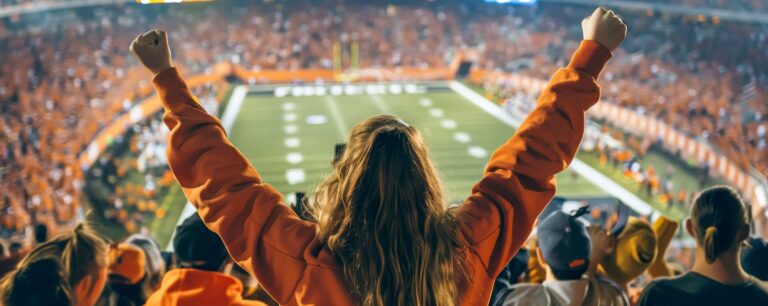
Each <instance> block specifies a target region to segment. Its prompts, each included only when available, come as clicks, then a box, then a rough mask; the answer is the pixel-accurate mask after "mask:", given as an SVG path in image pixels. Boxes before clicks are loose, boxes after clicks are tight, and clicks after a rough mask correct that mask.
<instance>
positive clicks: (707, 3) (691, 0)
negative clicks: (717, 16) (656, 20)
mask: <svg viewBox="0 0 768 306" xmlns="http://www.w3.org/2000/svg"><path fill="white" fill-rule="evenodd" d="M643 2H654V3H659V4H672V5H683V6H689V7H694V8H707V9H716V10H717V9H720V10H729V11H742V12H763V13H764V12H766V10H768V5H766V3H765V1H762V0H675V1H668V0H646V1H643Z"/></svg>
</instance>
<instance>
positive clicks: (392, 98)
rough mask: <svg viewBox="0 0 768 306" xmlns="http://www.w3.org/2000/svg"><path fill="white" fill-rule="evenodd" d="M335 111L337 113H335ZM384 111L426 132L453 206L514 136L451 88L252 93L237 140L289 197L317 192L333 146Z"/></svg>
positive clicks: (582, 184) (574, 191)
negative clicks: (294, 175)
mask: <svg viewBox="0 0 768 306" xmlns="http://www.w3.org/2000/svg"><path fill="white" fill-rule="evenodd" d="M424 98H427V99H431V100H432V101H433V104H432V106H431V107H425V106H422V105H421V104H420V100H421V99H424ZM286 103H292V104H293V105H294V106H295V110H292V111H285V110H284V105H285V104H286ZM334 105H335V108H336V109H337V112H335V113H334V111H333V109H334ZM433 108H438V109H441V110H443V113H444V115H443V116H442V117H441V118H438V117H435V116H433V115H431V114H430V110H431V109H433ZM286 113H294V114H296V119H295V122H293V124H295V125H296V126H297V127H298V131H297V132H296V133H295V135H293V136H294V137H297V138H299V139H300V146H299V147H297V148H287V147H286V145H285V143H284V141H285V138H286V137H290V135H287V134H286V132H285V131H284V127H285V125H286V124H287V123H286V122H285V118H284V115H285V114H286ZM382 113H391V114H396V115H398V116H401V117H402V118H403V119H404V120H406V121H407V122H409V123H410V124H413V125H415V126H416V127H418V128H419V129H421V130H422V131H423V132H424V135H425V138H426V139H427V141H428V143H429V146H430V148H431V153H432V157H433V158H434V160H435V162H436V164H437V167H438V168H439V169H440V171H441V173H442V176H443V180H444V183H445V186H446V188H447V195H448V197H449V198H450V200H451V201H452V202H456V201H460V200H462V199H463V198H464V197H466V196H467V195H468V194H469V192H470V189H471V187H472V185H473V184H474V183H475V182H477V180H478V179H480V177H481V174H482V170H483V168H484V166H485V164H486V163H487V161H488V157H489V155H490V154H491V153H492V151H493V150H494V149H495V148H496V147H497V146H499V145H500V144H502V143H503V142H504V141H505V140H506V139H507V138H509V137H510V136H511V135H512V133H513V129H512V128H511V127H509V126H508V125H507V124H505V123H503V122H501V121H499V120H498V119H496V118H494V117H492V116H491V115H489V114H488V113H486V112H485V111H483V110H481V109H480V108H478V107H476V106H474V105H473V104H471V103H470V102H469V101H466V100H465V99H464V98H463V97H461V96H459V95H458V94H456V93H454V92H452V91H447V90H446V91H439V92H431V93H427V94H419V95H380V96H366V95H356V96H326V97H286V98H275V97H271V96H263V95H262V96H257V95H251V96H248V97H246V99H245V101H244V102H243V105H242V108H241V109H240V112H239V114H238V117H237V119H236V121H235V123H234V126H233V128H232V132H231V133H230V137H231V138H232V141H233V142H234V144H235V145H236V146H237V147H238V148H239V149H240V150H241V151H242V152H243V153H244V154H245V155H246V156H247V157H248V159H249V160H251V162H252V163H253V164H254V166H255V167H256V169H258V170H259V172H260V173H261V175H262V176H263V178H264V180H265V182H268V183H270V184H272V185H274V186H275V187H276V188H277V189H278V190H280V191H281V192H283V193H284V194H288V193H292V192H297V191H312V190H313V188H314V186H316V184H317V183H318V182H319V181H320V180H321V179H322V178H323V177H324V176H325V175H326V174H327V173H328V171H329V169H330V162H331V159H332V157H333V145H334V144H335V143H338V142H343V141H344V139H345V138H346V137H347V133H348V131H349V130H350V129H351V128H352V126H353V125H354V124H356V123H357V122H359V121H361V120H363V119H365V118H367V117H370V116H372V115H375V114H382ZM311 115H323V116H325V117H326V118H327V122H326V123H325V124H320V125H310V124H308V123H307V121H306V118H307V116H311ZM442 119H451V120H454V121H455V122H456V123H457V126H456V128H455V129H448V128H445V127H443V126H442V125H441V120H442ZM288 124H290V123H288ZM456 132H463V133H467V134H469V135H470V137H471V140H470V141H469V142H467V143H461V142H459V141H457V140H455V139H454V133H456ZM470 146H473V147H479V148H482V149H483V150H485V152H487V155H486V156H484V157H473V156H471V155H470V154H469V148H470ZM291 152H295V153H300V154H301V155H302V156H303V161H302V162H300V163H297V164H290V163H288V162H287V161H286V156H287V154H289V153H291ZM287 169H304V171H305V173H306V180H305V181H304V182H302V183H298V184H293V185H292V184H290V183H289V182H288V181H287V179H286V170H287ZM558 180H559V193H560V194H561V195H563V196H603V195H605V192H603V191H602V190H600V189H599V188H597V187H596V186H594V185H592V184H591V183H589V182H587V181H586V180H585V179H583V178H581V177H575V176H574V175H572V173H570V172H565V173H563V174H561V175H559V176H558Z"/></svg>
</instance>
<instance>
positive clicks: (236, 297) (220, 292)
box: [145, 269, 265, 306]
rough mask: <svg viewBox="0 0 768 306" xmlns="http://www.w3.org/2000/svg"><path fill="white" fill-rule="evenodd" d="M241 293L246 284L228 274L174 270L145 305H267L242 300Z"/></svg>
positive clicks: (167, 275)
mask: <svg viewBox="0 0 768 306" xmlns="http://www.w3.org/2000/svg"><path fill="white" fill-rule="evenodd" d="M242 294H243V285H242V284H241V283H240V281H239V280H237V279H236V278H234V277H231V276H229V275H225V274H222V273H218V272H210V271H203V270H196V269H173V270H171V271H168V273H166V274H165V276H164V277H163V281H162V283H160V288H159V289H158V290H157V291H155V293H153V294H152V295H151V296H150V297H149V299H148V300H147V303H146V304H145V306H171V305H178V306H193V305H222V306H224V305H250V306H263V305H265V304H263V303H261V302H257V301H248V300H243V298H242Z"/></svg>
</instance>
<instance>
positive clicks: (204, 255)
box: [173, 213, 229, 272]
mask: <svg viewBox="0 0 768 306" xmlns="http://www.w3.org/2000/svg"><path fill="white" fill-rule="evenodd" d="M173 249H174V250H175V251H176V260H177V266H178V267H180V268H191V269H198V270H204V271H212V272H217V271H221V270H222V269H223V267H224V266H225V264H226V263H227V262H228V259H229V254H228V253H227V249H226V247H225V246H224V242H223V241H221V238H220V237H219V235H216V233H214V232H213V231H211V230H210V229H208V227H207V226H205V223H203V220H202V219H200V215H198V214H197V213H195V214H193V215H192V216H190V217H189V218H187V219H186V220H184V222H182V223H181V225H179V226H178V227H177V228H176V236H174V237H173Z"/></svg>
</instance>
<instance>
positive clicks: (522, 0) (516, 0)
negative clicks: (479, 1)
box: [485, 0, 538, 4]
mask: <svg viewBox="0 0 768 306" xmlns="http://www.w3.org/2000/svg"><path fill="white" fill-rule="evenodd" d="M485 2H492V3H499V4H536V3H537V2H538V0H485Z"/></svg>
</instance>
